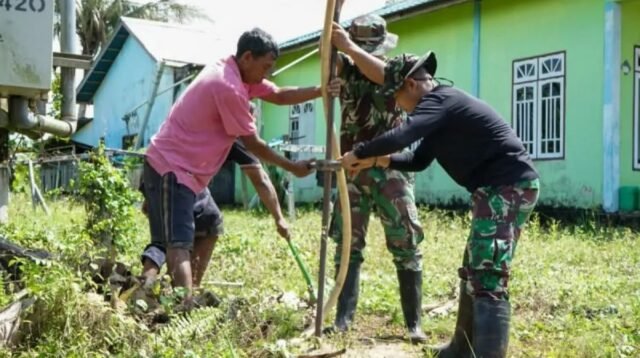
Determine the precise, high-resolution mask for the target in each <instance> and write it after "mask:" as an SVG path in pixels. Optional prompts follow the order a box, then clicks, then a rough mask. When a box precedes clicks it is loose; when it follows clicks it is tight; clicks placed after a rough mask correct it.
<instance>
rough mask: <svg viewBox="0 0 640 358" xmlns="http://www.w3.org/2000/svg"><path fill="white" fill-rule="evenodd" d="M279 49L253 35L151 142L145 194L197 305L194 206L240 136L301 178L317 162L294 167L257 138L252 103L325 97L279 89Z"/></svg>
mask: <svg viewBox="0 0 640 358" xmlns="http://www.w3.org/2000/svg"><path fill="white" fill-rule="evenodd" d="M278 54H279V50H278V47H277V44H276V43H275V41H274V40H273V38H272V37H271V36H270V35H269V34H267V33H266V32H264V31H262V30H260V29H257V28H256V29H253V30H251V31H247V32H245V33H244V34H243V35H242V36H241V37H240V39H239V41H238V47H237V51H236V54H235V56H229V57H227V58H226V59H222V60H220V61H218V62H216V63H215V64H212V65H210V66H207V67H206V68H205V69H204V70H203V71H202V72H201V73H200V74H199V75H198V77H197V78H196V79H195V80H194V81H193V83H191V85H190V86H189V87H188V88H187V89H186V91H185V92H184V93H183V94H182V96H181V97H180V98H179V99H178V100H177V101H176V103H175V104H174V105H173V107H172V108H171V111H170V113H169V115H168V117H167V119H166V120H165V122H164V123H163V124H162V126H161V127H160V129H159V130H158V132H157V133H156V134H155V135H154V136H153V137H152V138H151V143H150V144H149V147H148V149H147V153H146V160H145V166H144V179H143V180H144V183H145V186H144V190H145V193H144V194H145V199H146V201H147V205H148V218H149V226H150V231H151V237H152V242H158V243H164V247H166V250H167V252H166V257H167V266H168V271H169V274H170V276H171V278H172V280H173V285H174V287H184V288H185V289H186V292H187V297H186V299H185V303H187V304H189V303H191V302H192V299H191V289H192V273H191V263H190V257H191V250H192V248H193V237H194V218H193V205H194V202H195V198H196V194H197V193H200V192H201V191H202V190H204V189H205V187H206V186H207V184H208V183H209V181H210V180H211V178H212V177H213V176H214V175H215V174H216V173H217V172H218V171H219V170H220V168H221V166H222V165H223V164H224V161H225V159H226V158H227V156H228V154H229V151H230V150H231V146H232V145H233V142H234V141H235V140H236V138H238V137H240V139H241V140H242V142H243V143H244V144H245V146H246V147H247V149H248V150H249V151H251V152H253V153H254V154H255V155H256V156H257V157H258V158H260V159H261V160H264V161H267V162H271V163H273V164H275V165H277V166H279V167H281V168H283V169H285V170H287V171H290V172H292V173H293V174H294V175H296V176H298V177H304V176H306V175H308V174H310V173H311V170H310V169H309V168H308V167H309V161H297V162H293V161H290V160H288V159H286V158H285V157H283V156H280V155H279V154H277V153H276V152H274V151H273V150H271V149H270V148H269V147H268V146H267V144H266V143H265V142H264V141H263V140H262V139H260V137H259V136H258V134H257V133H256V124H255V120H254V118H253V116H252V115H251V113H250V105H249V100H250V99H252V98H255V97H258V98H261V99H263V100H265V101H268V102H271V103H275V104H281V105H288V104H295V103H300V102H304V101H308V100H310V99H313V98H316V97H319V96H320V95H321V88H320V86H313V87H306V88H297V87H283V88H278V87H277V86H276V85H275V84H274V83H272V82H269V81H267V80H266V79H265V78H266V77H267V76H268V75H269V73H270V71H271V70H272V68H273V67H274V64H275V61H276V58H277V57H278Z"/></svg>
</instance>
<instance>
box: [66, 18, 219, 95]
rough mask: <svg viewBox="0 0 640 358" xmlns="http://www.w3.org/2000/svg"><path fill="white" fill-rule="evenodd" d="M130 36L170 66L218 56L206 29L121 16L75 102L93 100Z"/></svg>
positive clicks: (213, 36)
mask: <svg viewBox="0 0 640 358" xmlns="http://www.w3.org/2000/svg"><path fill="white" fill-rule="evenodd" d="M130 35H132V36H133V37H134V38H136V39H137V40H138V42H139V43H140V44H141V45H142V47H143V48H144V49H145V50H146V51H147V52H148V53H149V55H150V56H151V57H153V58H154V59H155V60H156V61H166V62H167V64H168V65H170V66H179V65H180V64H196V65H205V64H207V63H209V62H212V61H215V60H216V59H217V58H218V57H219V56H220V55H221V54H219V53H216V52H215V49H216V48H217V46H215V45H214V44H215V43H216V42H218V41H220V38H219V37H218V36H215V35H214V34H213V33H212V32H210V31H208V30H205V29H201V28H195V27H189V26H184V25H177V24H170V23H164V22H157V21H149V20H141V19H133V18H128V17H122V18H121V22H120V24H119V25H118V27H117V28H116V30H115V31H114V34H113V36H112V37H111V40H110V41H109V42H108V43H107V45H106V47H105V48H104V49H103V50H102V51H101V52H100V54H99V55H98V56H97V57H96V59H95V61H94V65H93V66H92V68H91V70H90V71H89V73H88V74H87V76H85V78H84V79H83V80H82V83H80V86H79V87H78V90H77V92H76V93H77V94H76V100H77V101H78V102H79V103H89V102H91V101H92V99H93V95H94V94H95V92H96V91H97V90H98V88H99V87H100V84H101V83H102V81H103V80H104V78H105V77H106V75H107V73H108V72H109V69H110V68H111V65H112V64H113V62H114V61H115V59H116V58H117V57H118V54H119V53H120V50H122V46H124V43H125V42H126V40H127V38H129V36H130ZM187 39H188V41H187ZM194 44H201V46H194Z"/></svg>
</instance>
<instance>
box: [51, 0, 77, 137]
mask: <svg viewBox="0 0 640 358" xmlns="http://www.w3.org/2000/svg"><path fill="white" fill-rule="evenodd" d="M60 8H61V9H60V10H61V12H62V28H61V31H60V50H61V52H62V53H67V54H76V53H77V52H78V51H77V46H76V42H75V34H76V0H63V1H62V2H61V4H60ZM60 73H61V82H62V83H61V90H62V108H61V112H62V113H61V114H62V120H63V121H65V122H68V123H69V125H70V126H71V133H74V132H75V131H76V128H77V127H78V116H77V114H76V91H75V81H76V69H75V68H70V67H62V68H61V70H60ZM71 133H70V134H71ZM54 134H55V133H54ZM70 134H69V135H70Z"/></svg>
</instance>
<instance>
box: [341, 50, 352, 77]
mask: <svg viewBox="0 0 640 358" xmlns="http://www.w3.org/2000/svg"><path fill="white" fill-rule="evenodd" d="M338 56H339V57H340V61H342V72H340V74H339V76H340V77H342V78H346V77H348V76H349V75H350V74H351V73H352V72H353V71H354V70H355V69H357V68H356V64H355V63H354V62H353V60H352V59H351V57H349V56H347V55H346V54H344V53H342V52H338Z"/></svg>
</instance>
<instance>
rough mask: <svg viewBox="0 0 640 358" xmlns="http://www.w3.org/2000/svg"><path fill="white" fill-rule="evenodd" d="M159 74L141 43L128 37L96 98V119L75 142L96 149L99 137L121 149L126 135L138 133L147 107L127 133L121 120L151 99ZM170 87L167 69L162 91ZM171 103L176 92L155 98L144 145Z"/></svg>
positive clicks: (77, 134) (171, 80)
mask: <svg viewBox="0 0 640 358" xmlns="http://www.w3.org/2000/svg"><path fill="white" fill-rule="evenodd" d="M156 74H157V64H156V62H155V60H154V59H153V58H152V57H151V56H150V55H149V54H148V53H147V52H146V50H144V48H143V47H142V46H140V43H139V42H138V41H136V40H135V39H134V38H133V37H129V38H128V39H127V41H126V42H125V44H124V46H123V47H122V49H121V50H120V53H119V54H118V57H116V59H115V61H114V62H113V64H112V66H111V68H110V69H109V73H108V75H107V76H106V77H105V78H104V80H103V82H102V83H101V84H100V87H99V88H98V90H97V91H96V93H95V95H94V98H93V111H94V116H93V117H94V119H93V120H92V121H91V122H89V123H88V124H87V125H86V126H84V127H83V128H82V129H80V130H79V131H78V132H77V133H75V134H74V135H73V140H75V141H77V142H80V143H84V144H87V145H92V146H93V145H97V144H98V142H99V140H100V137H105V144H106V146H107V147H110V148H121V146H122V137H123V136H124V135H127V134H129V133H130V134H134V133H138V132H139V130H140V128H139V127H140V125H141V123H142V120H143V118H144V115H145V113H146V110H147V106H142V107H140V108H139V109H138V110H137V111H136V115H135V116H133V117H132V118H131V120H130V121H129V130H128V131H127V127H126V124H125V122H124V121H123V120H122V118H123V117H124V115H125V114H126V113H128V112H130V111H131V110H132V109H133V108H135V107H137V106H138V105H139V104H141V103H143V102H145V101H147V100H148V99H149V97H150V94H151V91H152V90H153V88H152V87H153V81H154V80H155V78H156ZM171 84H173V69H171V68H170V67H165V70H164V72H163V75H162V79H161V82H160V86H159V89H160V90H161V89H163V88H166V87H168V86H170V85H171ZM172 103H173V91H168V92H166V93H164V94H162V95H160V96H158V97H156V100H155V103H154V106H153V109H152V111H151V115H150V118H149V124H148V126H147V129H146V134H145V137H146V138H145V145H146V143H148V140H149V138H150V137H151V135H152V134H153V133H155V132H156V130H157V129H158V127H159V125H160V124H161V123H162V122H163V121H164V119H165V116H166V115H167V113H169V110H170V109H171V105H172Z"/></svg>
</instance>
